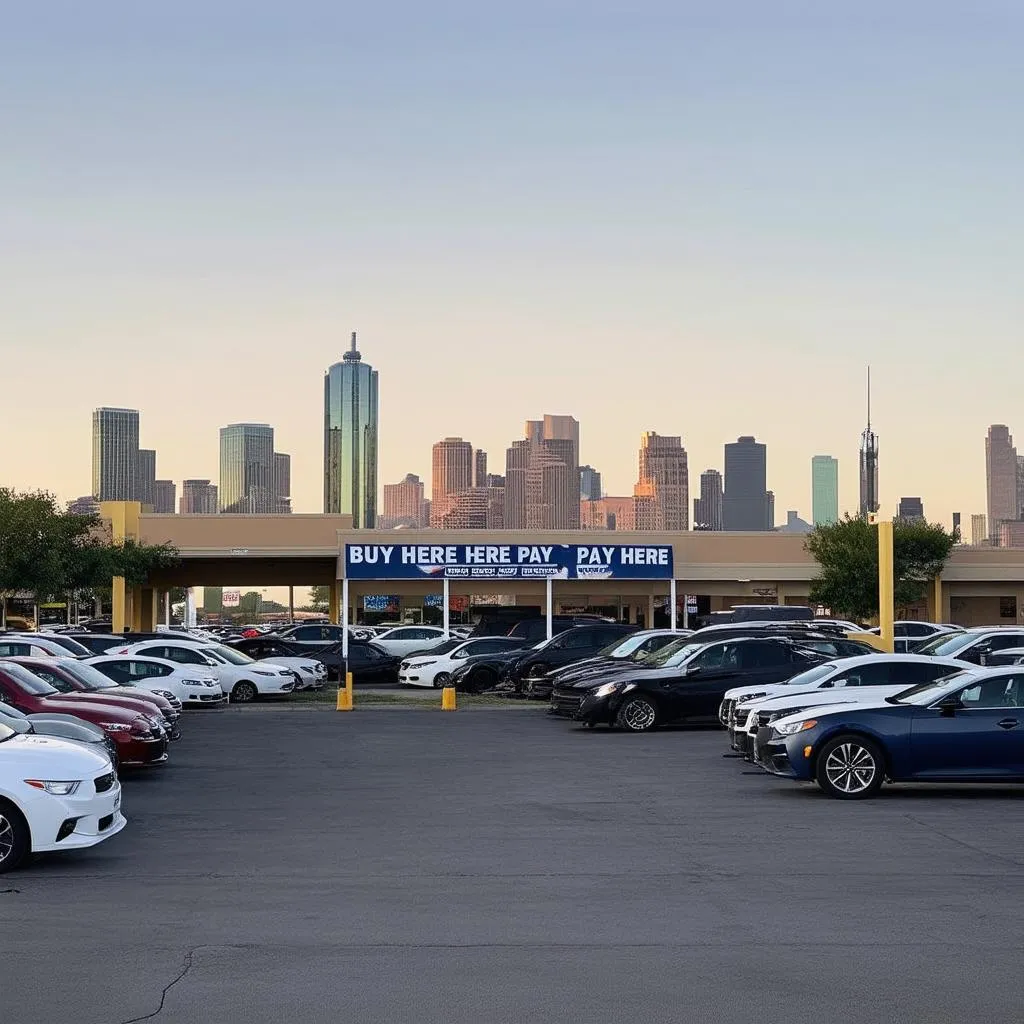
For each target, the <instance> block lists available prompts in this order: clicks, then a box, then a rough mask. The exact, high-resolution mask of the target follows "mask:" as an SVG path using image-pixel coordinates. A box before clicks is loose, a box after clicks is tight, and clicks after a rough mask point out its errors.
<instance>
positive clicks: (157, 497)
mask: <svg viewBox="0 0 1024 1024" xmlns="http://www.w3.org/2000/svg"><path fill="white" fill-rule="evenodd" d="M177 495H178V487H177V484H175V482H174V481H173V480H154V481H153V511H154V512H156V513H158V514H160V515H173V514H174V504H175V499H176V498H177Z"/></svg>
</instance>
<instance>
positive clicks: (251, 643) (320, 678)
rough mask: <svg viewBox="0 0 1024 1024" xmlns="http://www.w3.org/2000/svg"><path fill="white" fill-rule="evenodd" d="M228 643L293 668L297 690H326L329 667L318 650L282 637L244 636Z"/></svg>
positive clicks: (261, 658) (255, 656)
mask: <svg viewBox="0 0 1024 1024" xmlns="http://www.w3.org/2000/svg"><path fill="white" fill-rule="evenodd" d="M224 646H226V647H229V648H231V649H232V650H235V651H240V652H241V653H242V654H244V655H245V656H246V657H249V658H252V659H253V660H255V661H265V662H267V663H268V664H270V665H283V666H284V667H285V668H290V669H291V670H292V672H293V673H294V675H295V689H296V690H322V689H323V685H324V683H325V682H326V681H327V666H326V665H325V664H324V663H323V661H321V660H319V659H317V658H315V657H313V653H314V652H312V651H310V650H308V649H307V648H304V647H299V646H298V644H290V643H288V642H287V641H286V640H281V639H280V638H279V637H275V636H258V637H249V638H245V637H242V638H240V639H238V640H230V641H226V642H225V644H224Z"/></svg>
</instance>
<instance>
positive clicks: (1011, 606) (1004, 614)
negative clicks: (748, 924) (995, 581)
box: [999, 597, 1017, 619]
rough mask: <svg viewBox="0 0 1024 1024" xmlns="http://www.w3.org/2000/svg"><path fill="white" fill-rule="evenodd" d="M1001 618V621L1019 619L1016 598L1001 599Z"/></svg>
mask: <svg viewBox="0 0 1024 1024" xmlns="http://www.w3.org/2000/svg"><path fill="white" fill-rule="evenodd" d="M999 618H1001V619H1015V618H1017V598H1015V597H1001V598H999Z"/></svg>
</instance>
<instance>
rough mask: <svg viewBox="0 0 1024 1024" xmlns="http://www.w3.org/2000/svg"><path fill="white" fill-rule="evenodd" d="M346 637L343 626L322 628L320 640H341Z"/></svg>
mask: <svg viewBox="0 0 1024 1024" xmlns="http://www.w3.org/2000/svg"><path fill="white" fill-rule="evenodd" d="M344 635H345V630H344V629H342V628H341V626H321V627H320V639H321V640H340V639H341V638H342V637H343V636H344Z"/></svg>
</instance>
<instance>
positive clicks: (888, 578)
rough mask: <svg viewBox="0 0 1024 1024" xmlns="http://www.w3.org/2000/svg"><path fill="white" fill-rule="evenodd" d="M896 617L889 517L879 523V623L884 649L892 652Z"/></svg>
mask: <svg viewBox="0 0 1024 1024" xmlns="http://www.w3.org/2000/svg"><path fill="white" fill-rule="evenodd" d="M894 618H895V609H894V607H893V555H892V520H891V519H889V520H883V521H880V522H879V524H878V625H879V632H880V634H881V637H882V644H883V649H884V650H886V651H889V652H890V653H892V650H893V647H894V638H893V619H894Z"/></svg>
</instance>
